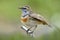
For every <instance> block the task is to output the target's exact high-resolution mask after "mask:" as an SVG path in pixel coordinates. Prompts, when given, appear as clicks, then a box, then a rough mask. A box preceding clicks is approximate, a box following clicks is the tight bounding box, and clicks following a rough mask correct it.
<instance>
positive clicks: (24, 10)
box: [19, 6, 31, 16]
mask: <svg viewBox="0 0 60 40" xmlns="http://www.w3.org/2000/svg"><path fill="white" fill-rule="evenodd" d="M19 9H21V10H22V14H23V16H24V15H27V14H29V12H30V11H31V8H30V7H29V6H23V7H21V8H19Z"/></svg>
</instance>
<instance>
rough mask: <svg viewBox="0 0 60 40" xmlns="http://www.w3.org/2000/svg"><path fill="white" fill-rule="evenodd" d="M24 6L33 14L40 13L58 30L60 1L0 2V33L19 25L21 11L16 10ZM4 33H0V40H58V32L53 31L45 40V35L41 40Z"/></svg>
mask: <svg viewBox="0 0 60 40" xmlns="http://www.w3.org/2000/svg"><path fill="white" fill-rule="evenodd" d="M24 5H29V6H31V8H32V9H33V11H34V12H37V13H40V14H41V15H43V16H44V17H45V18H46V19H48V20H49V21H50V22H51V23H53V24H55V25H56V26H57V28H60V0H0V31H4V30H6V29H7V30H6V32H9V31H10V30H11V31H12V30H13V29H14V30H15V29H16V28H17V27H18V26H19V25H20V14H21V10H19V9H18V8H19V7H22V6H24ZM7 25H8V26H9V27H8V26H7ZM1 28H2V29H1ZM4 28H5V29H4ZM12 28H13V29H12ZM15 31H17V30H15ZM4 32H5V31H4ZM4 32H2V33H1V32H0V40H60V30H58V31H56V30H55V31H54V32H53V33H52V34H49V36H48V37H47V38H45V37H46V36H45V35H44V36H42V37H41V38H40V37H39V38H31V37H27V36H24V35H23V34H22V33H20V32H12V33H11V34H5V33H4Z"/></svg>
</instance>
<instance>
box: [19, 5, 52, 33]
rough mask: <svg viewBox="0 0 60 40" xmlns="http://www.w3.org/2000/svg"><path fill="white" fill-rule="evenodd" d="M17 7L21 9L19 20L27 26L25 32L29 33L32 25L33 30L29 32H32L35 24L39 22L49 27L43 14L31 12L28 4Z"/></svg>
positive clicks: (35, 26)
mask: <svg viewBox="0 0 60 40" xmlns="http://www.w3.org/2000/svg"><path fill="white" fill-rule="evenodd" d="M19 9H21V11H22V14H21V19H20V21H21V23H22V24H23V25H24V26H26V27H27V28H28V30H27V31H26V32H27V34H28V33H29V30H30V29H31V28H33V27H34V29H33V31H31V32H30V33H33V32H34V30H36V28H37V26H38V25H40V24H42V25H48V26H49V27H51V26H50V24H49V23H48V22H47V20H46V19H45V18H44V16H42V15H40V14H38V13H35V12H33V11H32V9H31V7H30V6H28V5H25V6H23V7H19ZM30 33H29V34H30Z"/></svg>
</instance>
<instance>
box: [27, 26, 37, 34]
mask: <svg viewBox="0 0 60 40" xmlns="http://www.w3.org/2000/svg"><path fill="white" fill-rule="evenodd" d="M31 28H32V27H30V28H29V29H28V30H27V34H28V33H29V34H32V33H33V32H34V30H35V29H36V28H37V25H36V26H35V27H34V29H33V31H31V30H30V29H31Z"/></svg>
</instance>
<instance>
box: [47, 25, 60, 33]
mask: <svg viewBox="0 0 60 40" xmlns="http://www.w3.org/2000/svg"><path fill="white" fill-rule="evenodd" d="M48 26H49V27H50V28H53V29H54V30H55V31H59V32H60V29H59V28H58V27H57V26H56V25H54V24H49V25H48Z"/></svg>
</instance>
